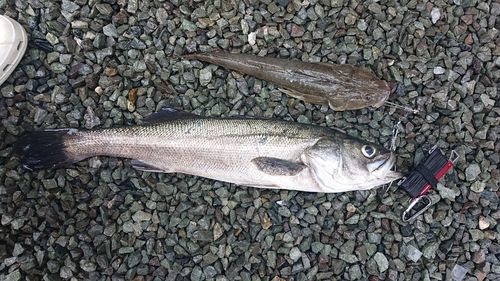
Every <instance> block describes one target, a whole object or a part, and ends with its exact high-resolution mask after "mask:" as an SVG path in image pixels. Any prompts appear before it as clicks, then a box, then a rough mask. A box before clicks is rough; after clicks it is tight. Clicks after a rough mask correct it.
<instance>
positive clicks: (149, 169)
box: [130, 159, 165, 173]
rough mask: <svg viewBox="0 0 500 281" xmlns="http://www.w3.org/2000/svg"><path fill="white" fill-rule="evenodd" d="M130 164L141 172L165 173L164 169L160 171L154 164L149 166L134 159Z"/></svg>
mask: <svg viewBox="0 0 500 281" xmlns="http://www.w3.org/2000/svg"><path fill="white" fill-rule="evenodd" d="M130 164H132V167H134V169H136V170H139V171H143V172H152V173H165V170H164V169H160V168H158V167H156V166H154V165H152V164H148V163H146V162H142V161H140V160H136V159H133V160H132V161H130Z"/></svg>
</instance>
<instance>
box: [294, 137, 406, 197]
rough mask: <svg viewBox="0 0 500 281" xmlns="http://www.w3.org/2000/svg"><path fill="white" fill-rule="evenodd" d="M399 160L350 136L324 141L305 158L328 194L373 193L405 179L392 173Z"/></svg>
mask: <svg viewBox="0 0 500 281" xmlns="http://www.w3.org/2000/svg"><path fill="white" fill-rule="evenodd" d="M395 160H396V157H395V154H394V153H393V152H391V151H389V150H387V149H386V148H384V147H382V146H380V145H376V144H374V143H371V142H367V141H363V140H360V139H356V138H353V137H350V136H339V137H337V138H335V139H333V138H323V139H321V140H319V141H318V142H317V143H316V144H315V145H314V146H312V147H311V148H310V149H308V150H307V151H306V152H305V153H304V154H303V155H302V161H303V162H304V163H306V165H307V166H308V167H309V169H310V171H311V174H312V175H313V177H314V178H315V180H316V181H317V182H318V184H319V185H320V186H322V187H323V188H324V189H326V190H331V191H332V192H343V191H353V190H365V189H371V188H373V187H375V186H378V185H382V184H386V183H389V182H391V181H393V180H396V179H399V178H401V177H402V174H401V173H399V172H395V171H392V170H391V169H392V167H393V166H394V163H395Z"/></svg>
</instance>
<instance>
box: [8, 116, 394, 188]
mask: <svg viewBox="0 0 500 281" xmlns="http://www.w3.org/2000/svg"><path fill="white" fill-rule="evenodd" d="M143 122H144V123H145V124H144V125H137V126H128V127H121V128H110V129H97V130H78V129H57V130H47V131H41V132H32V133H28V134H26V135H24V136H22V137H21V138H20V139H19V140H18V142H17V144H16V151H18V153H20V154H22V155H23V159H22V165H23V167H24V168H26V169H29V170H44V169H55V168H59V167H63V166H66V165H69V164H72V163H75V162H78V161H81V160H83V159H85V158H88V157H92V156H97V155H106V156H114V157H125V158H132V159H133V160H132V161H131V164H132V165H133V167H134V168H136V169H138V170H141V171H150V172H161V173H174V172H180V173H185V174H191V175H197V176H202V177H206V178H211V179H215V180H220V181H225V182H230V183H235V184H238V185H244V186H252V187H260V188H281V189H289V190H300V191H309V192H328V193H332V192H342V191H350V190H360V189H370V188H372V187H375V186H378V185H382V184H385V183H388V182H391V181H393V180H395V179H398V178H400V177H401V176H402V175H401V174H400V173H398V172H395V171H391V168H392V166H393V165H394V162H395V155H394V153H393V152H391V151H389V150H387V149H385V148H383V147H382V146H379V145H376V144H374V143H370V142H367V141H363V140H360V139H356V138H353V137H351V136H348V135H346V134H343V133H341V132H339V131H336V130H333V129H329V128H326V127H321V126H314V125H306V124H300V123H294V122H286V121H280V120H274V119H259V118H241V117H236V118H204V117H200V116H196V115H193V114H191V113H187V112H183V111H177V110H174V109H170V108H164V109H162V110H160V111H158V112H156V113H154V114H152V115H150V116H148V117H146V118H144V119H143Z"/></svg>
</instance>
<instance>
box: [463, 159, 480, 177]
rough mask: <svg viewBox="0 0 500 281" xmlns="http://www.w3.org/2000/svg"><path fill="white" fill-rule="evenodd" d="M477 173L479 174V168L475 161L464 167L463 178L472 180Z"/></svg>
mask: <svg viewBox="0 0 500 281" xmlns="http://www.w3.org/2000/svg"><path fill="white" fill-rule="evenodd" d="M479 174H481V168H480V167H479V164H477V163H472V164H470V165H469V166H468V167H467V168H466V169H465V178H466V179H467V181H474V180H475V179H476V178H477V176H478V175H479Z"/></svg>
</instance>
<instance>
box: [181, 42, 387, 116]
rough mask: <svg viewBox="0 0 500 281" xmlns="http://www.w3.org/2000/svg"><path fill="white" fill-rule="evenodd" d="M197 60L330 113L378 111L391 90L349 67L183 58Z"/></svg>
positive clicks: (216, 55) (228, 56) (226, 56)
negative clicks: (269, 84) (268, 84)
mask: <svg viewBox="0 0 500 281" xmlns="http://www.w3.org/2000/svg"><path fill="white" fill-rule="evenodd" d="M182 57H183V58H186V59H197V60H201V61H205V62H209V63H213V64H216V65H220V66H223V67H226V68H229V69H233V70H236V71H239V72H241V73H244V74H249V75H252V76H255V77H257V78H259V79H264V80H267V81H271V82H273V83H275V84H278V85H280V86H282V87H284V88H285V89H280V90H281V91H283V92H284V93H286V94H288V95H290V96H292V97H294V98H297V99H300V100H303V101H306V102H309V103H313V104H325V105H329V106H330V107H331V108H332V109H333V110H337V111H342V110H354V109H361V108H365V107H368V106H373V107H380V106H381V105H383V104H384V103H385V102H386V101H387V99H388V98H389V94H390V93H391V88H390V86H389V84H388V83H387V82H385V81H382V80H380V79H379V78H378V77H377V76H375V75H374V74H373V73H371V72H370V71H368V70H366V69H363V68H359V67H355V66H352V65H348V64H343V65H335V64H331V63H325V62H319V63H317V62H304V61H299V60H290V59H279V58H271V57H260V56H255V55H248V54H236V53H222V52H212V53H199V54H190V55H185V56H182Z"/></svg>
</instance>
